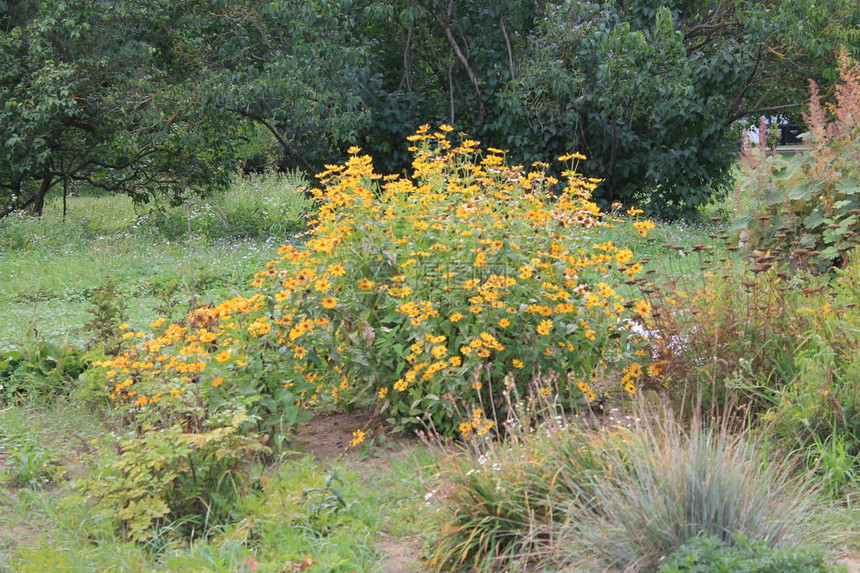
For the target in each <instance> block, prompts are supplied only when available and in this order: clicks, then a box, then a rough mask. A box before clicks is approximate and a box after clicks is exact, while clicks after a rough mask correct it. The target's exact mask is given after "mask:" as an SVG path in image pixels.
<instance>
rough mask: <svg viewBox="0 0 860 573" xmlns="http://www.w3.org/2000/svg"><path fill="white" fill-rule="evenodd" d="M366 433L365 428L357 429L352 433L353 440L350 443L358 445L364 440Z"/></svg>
mask: <svg viewBox="0 0 860 573" xmlns="http://www.w3.org/2000/svg"><path fill="white" fill-rule="evenodd" d="M364 438H365V433H364V430H356V431H354V432H353V433H352V441H350V442H349V445H350V446H352V447H355V446H357V445H358V444H360V443H361V442H363V441H364Z"/></svg>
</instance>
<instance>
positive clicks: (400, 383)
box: [394, 378, 409, 392]
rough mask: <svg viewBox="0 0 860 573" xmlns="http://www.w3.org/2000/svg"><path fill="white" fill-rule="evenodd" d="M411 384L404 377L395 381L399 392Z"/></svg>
mask: <svg viewBox="0 0 860 573" xmlns="http://www.w3.org/2000/svg"><path fill="white" fill-rule="evenodd" d="M407 386H409V383H408V382H406V380H404V379H403V378H400V379H399V380H398V381H397V382H395V383H394V389H395V390H397V391H398V392H403V391H404V390H406V387H407Z"/></svg>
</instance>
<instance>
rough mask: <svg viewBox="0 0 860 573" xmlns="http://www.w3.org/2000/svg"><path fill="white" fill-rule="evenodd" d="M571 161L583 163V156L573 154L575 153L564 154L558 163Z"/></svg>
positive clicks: (576, 153)
mask: <svg viewBox="0 0 860 573" xmlns="http://www.w3.org/2000/svg"><path fill="white" fill-rule="evenodd" d="M571 159H579V160H582V161H585V155H583V154H581V153H578V152H575V153H566V154H564V155H561V156H559V158H558V160H559V161H570V160H571Z"/></svg>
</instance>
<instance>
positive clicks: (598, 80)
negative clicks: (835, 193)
mask: <svg viewBox="0 0 860 573" xmlns="http://www.w3.org/2000/svg"><path fill="white" fill-rule="evenodd" d="M541 21H542V23H541V26H540V29H539V30H538V32H537V34H536V35H535V38H534V40H533V42H532V44H531V47H530V52H529V58H528V62H527V63H526V64H524V65H523V66H522V67H523V68H524V73H523V76H522V78H521V81H520V82H519V84H518V88H519V94H520V97H521V98H522V102H523V104H524V109H525V113H526V115H527V117H528V118H529V119H530V121H531V122H532V123H533V124H536V125H538V126H540V132H541V133H542V137H541V138H540V139H542V140H543V141H545V142H546V143H547V147H549V148H554V150H555V151H556V152H557V153H561V152H563V151H565V150H568V149H578V150H581V151H583V152H584V153H586V154H587V155H588V156H589V160H588V161H587V162H586V163H585V164H584V165H583V166H581V167H582V168H583V169H584V170H585V171H586V172H587V173H588V174H590V175H592V176H594V177H601V178H603V179H604V180H605V182H604V184H603V185H602V186H601V190H600V192H601V193H602V198H603V199H604V200H605V201H607V202H609V201H615V200H619V201H622V202H626V203H630V202H635V203H638V204H644V205H645V206H646V207H647V208H648V209H649V210H650V211H652V212H655V213H658V214H662V215H665V216H686V217H694V216H695V215H696V212H697V208H698V207H699V206H700V205H702V204H704V203H706V202H707V201H708V199H709V198H710V197H711V195H712V194H713V193H714V192H715V190H718V189H719V188H720V187H721V186H724V185H725V183H726V182H727V180H728V168H729V166H730V164H731V162H732V161H733V157H734V150H735V148H737V146H738V142H737V141H736V140H737V136H736V131H735V130H734V129H733V128H732V125H733V122H735V121H737V120H741V119H744V118H746V117H754V116H755V115H757V114H761V113H768V114H773V113H777V112H785V111H789V110H795V111H799V108H800V106H801V105H802V104H803V101H804V96H803V95H801V94H803V92H804V90H805V85H806V83H805V82H806V78H807V77H818V78H819V79H826V78H827V77H828V75H830V77H831V78H833V77H835V75H834V74H833V70H832V69H831V68H830V66H832V64H831V63H830V62H832V61H833V58H832V57H831V55H832V53H835V51H836V50H837V49H838V46H839V43H841V42H844V41H850V40H852V39H853V40H854V43H853V46H854V47H855V49H857V46H858V43H857V41H856V40H857V39H858V30H860V28H858V25H860V13H858V11H857V10H856V4H855V3H854V2H852V1H848V0H833V2H831V3H829V4H828V10H827V11H826V12H825V11H824V10H822V9H820V8H816V7H815V5H814V4H813V3H812V2H810V1H808V0H782V1H776V2H773V1H758V0H734V1H732V0H718V1H717V0H674V1H665V0H664V1H658V0H632V1H627V2H609V1H586V0H567V1H565V2H561V3H559V4H552V5H548V6H547V7H546V11H545V13H544V17H543V18H542V20H541ZM824 54H829V55H828V57H827V58H821V56H822V55H824ZM822 62H823V63H822Z"/></svg>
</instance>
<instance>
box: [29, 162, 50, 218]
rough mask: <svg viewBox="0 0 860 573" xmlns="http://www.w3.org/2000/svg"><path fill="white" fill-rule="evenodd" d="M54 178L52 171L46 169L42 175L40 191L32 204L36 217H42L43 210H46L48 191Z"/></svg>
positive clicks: (31, 211) (32, 210)
mask: <svg viewBox="0 0 860 573" xmlns="http://www.w3.org/2000/svg"><path fill="white" fill-rule="evenodd" d="M52 179H53V177H52V176H51V172H50V171H47V170H46V171H45V173H44V174H43V175H42V184H41V185H39V191H38V193H37V194H36V197H35V198H34V200H33V203H32V204H31V205H30V213H32V214H33V215H35V216H36V217H41V216H42V212H43V211H44V210H45V196H46V195H47V194H48V191H50V190H51V180H52Z"/></svg>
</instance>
